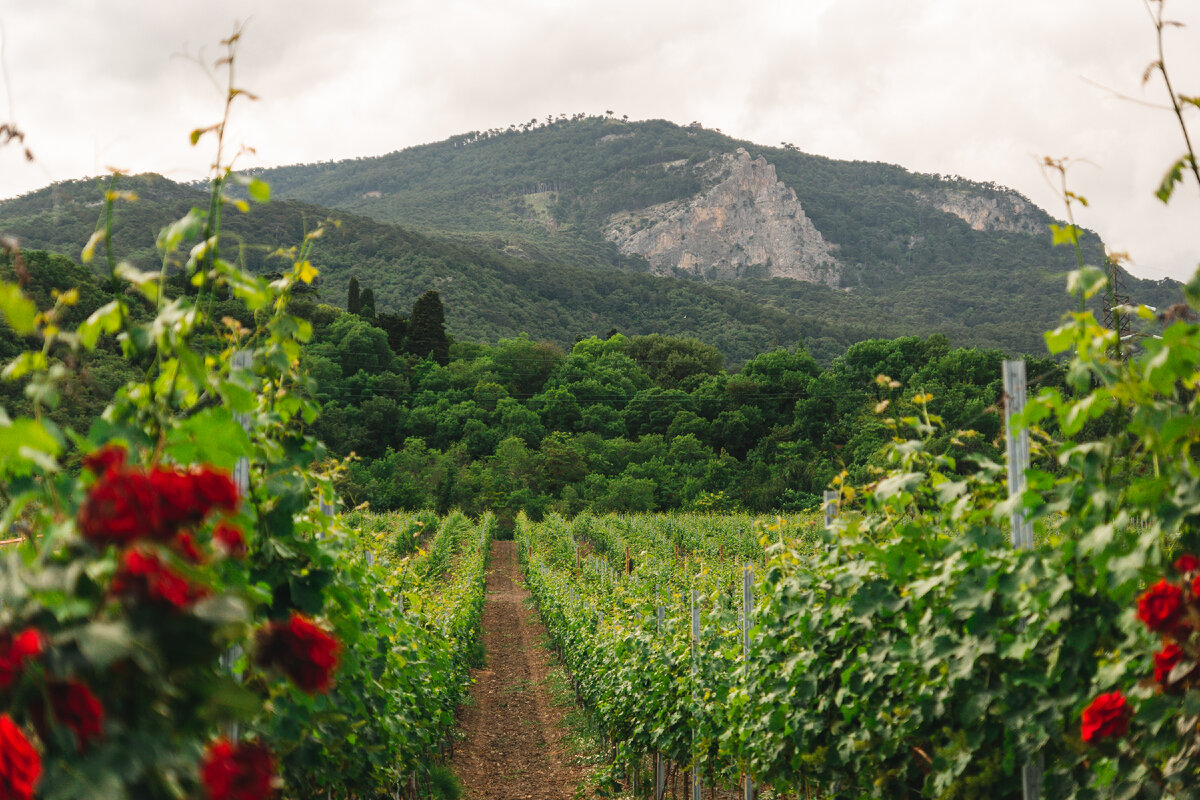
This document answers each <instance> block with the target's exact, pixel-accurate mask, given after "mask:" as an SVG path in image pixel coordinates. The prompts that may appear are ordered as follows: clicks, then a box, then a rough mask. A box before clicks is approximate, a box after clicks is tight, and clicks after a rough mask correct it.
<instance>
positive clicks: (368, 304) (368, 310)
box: [358, 287, 375, 317]
mask: <svg viewBox="0 0 1200 800" xmlns="http://www.w3.org/2000/svg"><path fill="white" fill-rule="evenodd" d="M358 315H359V316H360V317H373V316H375V291H374V290H373V289H371V288H370V287H367V288H366V289H363V290H362V295H361V296H360V299H359V303H358Z"/></svg>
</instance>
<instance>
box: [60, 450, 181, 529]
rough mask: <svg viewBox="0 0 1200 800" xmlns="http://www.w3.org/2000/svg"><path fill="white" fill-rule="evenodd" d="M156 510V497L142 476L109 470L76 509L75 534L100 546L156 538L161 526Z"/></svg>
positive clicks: (132, 472)
mask: <svg viewBox="0 0 1200 800" xmlns="http://www.w3.org/2000/svg"><path fill="white" fill-rule="evenodd" d="M159 507H160V504H159V502H158V493H157V492H156V491H155V489H154V486H153V485H152V484H151V483H150V479H149V478H148V477H147V476H146V474H145V473H144V472H141V471H140V470H118V469H111V470H109V471H107V472H105V473H104V475H103V476H102V477H101V478H100V480H98V481H96V483H95V485H94V486H92V488H91V491H89V492H88V496H87V499H86V500H84V501H83V505H82V506H80V508H79V530H80V531H81V532H82V533H83V536H84V538H86V539H89V540H90V541H92V542H95V543H96V544H98V545H101V546H103V545H106V544H118V545H124V544H129V543H130V542H134V541H137V540H138V539H141V538H143V537H147V536H149V537H152V538H160V535H161V534H160V531H161V530H162V528H163V527H164V526H163V520H162V517H161V515H160V514H159ZM172 532H173V531H172ZM168 535H169V534H168Z"/></svg>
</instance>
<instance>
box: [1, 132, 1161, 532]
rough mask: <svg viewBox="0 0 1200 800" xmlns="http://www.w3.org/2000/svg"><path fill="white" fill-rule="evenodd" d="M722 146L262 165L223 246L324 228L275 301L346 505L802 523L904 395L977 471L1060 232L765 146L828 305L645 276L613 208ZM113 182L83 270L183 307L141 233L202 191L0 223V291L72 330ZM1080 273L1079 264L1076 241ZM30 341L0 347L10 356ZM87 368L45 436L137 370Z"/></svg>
mask: <svg viewBox="0 0 1200 800" xmlns="http://www.w3.org/2000/svg"><path fill="white" fill-rule="evenodd" d="M741 144H746V143H738V142H735V141H733V140H731V139H728V137H724V136H723V135H722V134H720V133H719V132H717V131H709V130H705V129H704V128H702V127H700V126H698V125H695V124H693V125H691V126H687V127H680V126H677V125H672V124H670V123H665V122H647V123H626V122H623V121H618V120H615V119H609V118H596V117H586V116H583V115H577V116H576V117H574V118H563V119H559V120H555V119H553V118H552V119H549V120H547V121H546V122H545V123H544V124H543V123H535V122H530V123H526V124H524V125H521V126H513V127H512V128H510V129H508V130H504V131H488V132H482V133H472V134H469V135H466V136H462V137H454V138H452V139H450V140H447V141H446V142H441V143H437V144H434V145H428V146H425V147H421V148H412V149H410V150H406V151H403V152H401V153H396V154H393V155H391V156H385V157H382V158H378V159H360V160H358V161H354V162H342V163H338V164H319V165H310V166H305V167H291V168H285V169H280V170H273V171H270V172H269V173H268V174H267V177H268V178H269V179H270V181H271V182H272V183H273V184H274V185H275V187H276V191H277V198H276V199H275V200H273V201H272V202H269V203H264V204H255V205H254V206H253V208H250V209H249V210H248V211H245V212H240V211H238V210H236V203H235V202H231V203H230V204H229V205H228V206H227V207H226V209H225V212H224V215H223V219H222V229H223V232H224V235H225V241H226V244H225V245H224V250H223V255H224V257H226V258H229V259H231V260H236V261H237V263H238V264H239V265H241V266H243V267H245V268H246V269H248V270H250V271H251V272H254V273H257V274H271V273H272V272H274V271H275V270H278V269H280V268H281V266H282V265H284V264H285V263H288V262H287V259H288V258H290V256H289V248H291V247H292V246H294V245H295V244H296V243H297V242H299V241H301V240H303V239H304V237H305V234H306V232H307V231H311V230H313V229H314V228H315V227H317V226H318V225H324V235H323V236H322V237H321V239H320V240H319V242H318V243H317V250H316V251H315V254H314V260H315V262H316V263H317V264H318V266H319V270H320V276H319V278H318V279H317V281H316V282H315V284H314V285H313V286H312V287H310V288H307V290H306V291H305V292H303V293H300V294H298V295H297V296H296V297H294V298H293V302H294V306H295V308H296V310H297V312H298V313H299V314H301V315H302V316H304V317H306V318H308V319H309V320H310V321H311V323H312V326H313V336H312V338H311V341H309V342H308V344H307V345H306V347H305V348H304V351H303V354H302V356H301V358H302V361H303V366H304V371H305V374H306V375H307V376H308V379H309V383H310V385H309V386H307V387H306V389H305V391H307V392H308V393H310V395H311V396H312V397H314V398H315V399H316V400H318V401H319V403H320V409H321V411H320V414H319V415H318V416H317V417H316V419H315V420H313V421H312V423H311V426H312V428H313V430H314V431H315V432H316V433H317V434H318V435H319V437H320V438H321V440H322V441H323V442H324V443H325V445H326V446H327V447H328V449H329V455H330V456H331V457H333V458H338V459H342V458H349V457H352V458H350V460H349V461H348V462H347V465H346V467H345V468H344V469H343V470H342V472H341V475H340V478H339V482H340V483H339V489H340V491H341V493H342V496H343V497H344V498H345V499H346V500H347V501H349V502H350V503H351V504H352V505H359V504H361V503H369V504H370V506H371V507H373V508H376V509H380V510H387V509H437V510H439V511H442V512H445V511H448V510H449V509H451V508H460V509H462V510H464V511H467V512H469V513H472V514H474V513H479V512H482V511H485V510H492V511H495V512H497V514H498V515H499V516H500V518H501V519H502V520H508V519H512V518H513V517H514V516H515V514H516V513H517V512H519V511H522V510H523V511H525V512H527V513H528V514H529V515H530V516H531V517H533V518H535V519H536V518H540V517H541V516H542V515H544V514H546V513H549V512H559V513H562V514H565V515H572V514H575V513H578V512H580V511H582V510H591V511H596V512H605V511H653V510H668V509H704V510H725V509H733V508H741V509H747V510H752V511H756V512H765V511H769V510H780V511H790V510H798V509H805V508H811V507H813V506H814V505H815V504H817V502H818V498H819V496H820V492H821V490H822V489H823V488H825V487H826V486H827V485H828V484H829V482H830V480H831V479H832V478H834V477H835V476H837V475H839V474H841V473H843V472H845V473H847V476H848V477H849V479H851V480H853V481H855V482H860V483H861V482H869V481H870V480H871V478H872V475H873V474H874V470H876V469H878V468H879V467H880V466H881V465H880V464H878V463H877V462H876V461H875V459H877V458H878V456H877V455H876V454H877V453H878V452H879V451H880V445H881V444H882V443H883V442H885V441H886V440H887V439H888V437H889V436H890V433H889V429H888V427H887V425H886V423H885V420H886V419H887V418H888V417H889V416H893V417H894V416H895V415H901V416H911V415H913V414H915V413H916V407H915V406H913V405H912V403H911V398H912V396H913V395H914V394H917V393H920V394H924V393H928V394H931V395H932V396H933V398H934V400H933V401H932V404H931V405H930V406H929V407H930V408H931V409H932V410H933V411H934V412H935V413H937V414H940V415H941V416H942V418H943V420H944V425H945V428H944V429H945V430H946V431H947V434H946V436H954V435H956V433H955V432H957V431H958V430H960V429H973V430H976V431H978V432H979V433H980V436H979V438H978V440H977V441H976V442H975V444H974V445H973V447H976V448H978V449H980V450H982V451H984V452H987V453H989V454H995V448H996V442H995V441H994V439H995V437H996V435H997V431H998V430H999V407H998V403H999V398H1000V362H1001V360H1002V359H1003V358H1004V357H1005V356H1006V355H1011V354H1019V353H1023V354H1025V355H1026V358H1027V360H1028V362H1029V367H1030V375H1031V376H1032V380H1033V382H1034V384H1035V385H1054V384H1057V383H1060V382H1061V381H1062V378H1063V376H1062V375H1061V371H1060V368H1059V367H1058V365H1057V364H1056V362H1054V361H1052V360H1050V359H1048V358H1046V357H1044V356H1042V355H1039V354H1042V353H1044V352H1045V348H1044V344H1043V342H1042V339H1041V331H1043V330H1045V329H1047V328H1050V327H1053V325H1054V324H1055V323H1056V321H1057V320H1058V319H1059V318H1060V316H1061V314H1062V313H1063V312H1064V311H1065V310H1067V308H1068V307H1069V306H1070V305H1071V302H1072V301H1071V299H1070V298H1069V297H1068V296H1067V295H1066V294H1064V293H1063V291H1062V286H1063V277H1064V274H1065V272H1066V271H1067V270H1068V269H1069V268H1070V267H1071V266H1072V263H1071V262H1072V260H1073V256H1072V255H1070V254H1069V253H1068V252H1066V248H1060V249H1058V250H1054V249H1052V247H1051V242H1050V236H1049V234H1048V233H1041V232H1040V231H1041V230H1042V227H1043V226H1044V225H1047V224H1048V223H1049V221H1050V218H1049V217H1048V216H1047V215H1046V214H1045V213H1044V212H1041V211H1040V210H1037V209H1036V208H1033V207H1032V206H1028V205H1027V204H1026V205H1022V203H1023V202H1024V201H1023V200H1022V199H1021V198H1019V196H1016V195H1014V194H1013V193H1011V192H1009V191H1008V190H1005V189H1003V188H1001V187H995V186H990V185H980V184H974V183H971V182H969V181H964V180H961V179H947V178H943V177H941V176H928V175H916V174H913V173H909V172H907V171H905V170H903V169H901V168H899V167H893V166H889V165H883V164H864V163H857V162H855V163H851V162H837V161H832V160H830V159H824V158H820V157H816V156H810V155H807V154H804V153H800V152H798V151H796V150H795V149H794V148H790V147H785V148H755V152H762V153H765V154H766V155H767V156H768V157H769V158H770V160H771V162H772V163H773V164H775V166H776V168H777V170H778V174H779V176H780V177H781V178H782V179H784V180H786V181H787V182H788V184H789V185H791V186H794V187H795V190H796V192H797V195H798V196H799V197H800V198H801V200H802V202H803V203H804V205H805V208H806V209H807V211H808V213H809V215H810V216H811V218H812V220H813V221H814V223H815V224H817V225H818V226H819V227H820V229H821V230H822V231H823V232H824V234H825V235H826V236H827V237H828V238H829V240H830V241H831V242H833V243H834V244H835V246H836V247H837V252H838V257H839V259H840V260H841V261H842V263H843V265H844V266H845V267H846V270H845V271H844V273H843V284H844V285H843V287H842V288H830V287H828V286H818V285H814V284H809V283H804V282H800V281H793V280H785V279H774V280H740V281H736V282H731V283H705V282H700V281H696V280H688V279H684V278H679V277H654V276H651V275H648V274H646V273H645V272H644V271H642V267H643V266H644V265H638V264H636V263H628V262H627V261H626V260H623V259H622V257H621V256H620V255H619V254H618V253H616V251H615V250H614V249H613V247H612V246H611V245H610V244H609V243H607V242H604V241H603V239H602V238H601V237H600V234H599V230H600V225H601V223H602V221H603V219H604V218H605V215H607V214H609V213H611V212H613V211H615V210H619V209H627V208H633V207H637V206H639V205H645V204H648V203H654V202H661V201H663V200H666V199H671V198H677V197H681V196H685V195H687V194H688V193H690V192H694V191H695V190H696V187H695V186H694V185H693V184H691V183H689V181H688V179H687V174H689V173H686V172H678V171H677V172H670V171H665V170H663V169H662V167H661V164H662V163H663V161H664V160H676V161H678V160H684V161H696V160H698V159H702V158H706V157H707V156H708V155H709V154H711V153H713V152H720V151H723V150H726V151H727V150H728V149H729V148H730V147H732V146H734V145H741ZM663 176H667V177H665V178H664V177H663ZM672 176H673V177H672ZM114 188H115V189H117V190H120V192H121V194H119V195H117V196H118V197H119V199H118V201H117V202H116V203H115V205H113V206H112V207H111V212H112V215H113V216H112V219H111V225H112V231H113V234H114V237H113V241H115V242H116V243H117V247H118V248H124V249H120V250H119V251H115V252H112V253H109V252H105V253H104V254H103V255H102V257H101V258H100V260H103V261H105V262H107V263H110V264H112V263H116V262H117V261H125V262H128V264H129V265H130V266H132V267H133V268H136V269H143V270H154V271H155V272H157V271H158V270H159V269H165V270H166V272H167V274H168V276H170V277H171V281H170V282H169V285H170V287H171V289H170V290H171V291H173V292H187V291H190V289H189V286H188V284H187V283H186V282H185V281H184V280H183V278H182V275H183V272H184V271H183V269H182V265H181V264H179V263H174V262H172V261H168V262H166V263H163V262H162V260H161V256H160V255H159V251H158V249H157V248H156V247H155V244H154V243H155V241H156V239H155V237H156V235H157V234H158V231H159V229H160V228H161V227H162V226H163V225H165V224H167V223H169V222H170V221H172V220H175V219H179V218H181V217H183V216H184V215H186V214H187V213H188V211H189V209H191V208H192V207H194V206H196V205H199V204H201V203H202V202H203V196H202V191H201V189H200V188H199V187H196V186H188V185H181V184H177V183H173V182H171V181H168V180H166V179H163V178H161V177H158V176H151V175H146V176H132V177H121V178H120V179H119V180H118V181H117V182H116V184H115V186H114V185H106V184H104V183H101V182H97V181H74V182H68V183H61V184H55V185H54V186H51V187H48V188H46V189H44V190H41V191H39V192H34V193H32V194H30V195H26V196H25V197H21V198H17V199H14V200H9V201H5V202H4V203H0V227H2V228H3V232H4V233H5V234H8V235H15V236H17V237H19V239H20V241H21V242H22V244H23V246H24V247H25V248H30V249H26V250H25V251H24V252H25V268H24V271H23V274H16V273H15V272H14V270H15V264H14V263H13V260H12V258H11V256H4V257H3V258H2V259H0V271H2V272H4V274H5V275H6V276H7V277H9V278H10V279H16V280H19V281H21V282H22V283H23V284H25V285H26V286H27V287H28V290H29V291H30V292H31V293H32V294H33V295H34V296H35V298H36V299H37V300H38V301H39V303H40V305H41V306H42V307H48V306H50V305H53V304H54V302H55V299H56V298H60V299H61V298H62V297H63V293H64V292H67V291H68V290H70V289H72V288H78V289H79V294H78V297H77V298H75V299H74V302H73V303H72V304H61V303H60V304H61V305H62V307H61V308H60V309H59V311H58V312H57V313H60V314H62V315H64V318H65V319H67V320H68V321H71V320H75V321H77V320H78V319H82V318H83V316H84V315H86V314H88V313H90V312H91V311H92V310H94V309H96V308H98V307H99V306H100V305H101V304H102V303H103V302H105V300H106V298H108V297H109V294H108V292H109V291H110V290H111V288H112V287H111V286H110V281H107V280H105V279H101V278H99V277H97V273H94V272H93V271H92V270H91V269H90V268H88V267H84V266H81V265H80V264H79V263H78V262H77V261H76V259H77V258H78V257H79V254H80V251H81V250H82V249H83V247H84V245H85V243H86V242H87V241H88V239H89V237H90V236H91V234H92V231H93V230H95V229H96V226H97V219H98V217H100V218H101V219H102V220H103V221H104V222H105V223H106V224H107V222H108V220H107V219H106V216H107V214H108V213H109V206H107V205H106V204H105V203H104V202H103V199H104V194H105V192H107V191H112V190H113V189H114ZM938 192H942V193H945V192H957V193H959V194H958V195H956V196H967V195H970V196H972V197H975V198H976V199H978V198H983V201H986V202H990V203H993V204H1002V203H1009V204H1010V206H1012V207H1013V208H1024V209H1025V210H1024V211H1022V213H1023V214H1025V217H1024V218H1022V219H1021V220H1019V222H1020V225H1017V226H1016V227H1015V228H1013V230H1009V231H994V230H993V231H987V230H977V229H975V228H973V227H971V226H970V225H968V224H967V223H966V222H965V221H964V220H962V219H960V218H959V217H958V216H955V215H954V214H950V213H946V212H944V211H942V210H939V209H938V208H936V207H935V204H932V203H931V202H930V201H929V198H931V197H936V196H940V195H938ZM278 195H283V196H285V198H286V196H288V195H290V196H292V197H294V198H296V199H279V198H278ZM233 199H234V200H236V197H235V198H233ZM314 200H320V202H321V205H314V204H313V203H312V202H310V201H314ZM325 223H329V224H325ZM401 223H402V224H401ZM1021 226H1024V227H1021ZM127 243H128V244H127ZM33 248H36V249H33ZM185 251H186V248H185ZM1084 253H1085V256H1086V257H1088V258H1094V257H1098V256H1099V254H1100V245H1099V243H1098V241H1097V240H1095V238H1094V237H1088V238H1087V239H1086V241H1085V247H1084ZM281 255H282V256H283V258H282V259H281V258H280V256H281ZM1126 284H1127V286H1128V287H1129V289H1130V295H1131V299H1133V300H1135V301H1142V302H1149V303H1151V304H1154V305H1160V306H1161V305H1166V304H1169V303H1170V302H1172V301H1173V300H1174V297H1175V295H1176V294H1178V285H1177V284H1174V283H1172V282H1162V283H1153V282H1149V281H1137V280H1135V279H1133V278H1131V277H1128V276H1126ZM211 302H212V304H213V305H212V307H211V308H210V309H209V314H210V317H209V318H210V319H212V320H218V321H219V320H223V319H228V320H230V321H238V322H240V323H241V324H244V325H246V326H248V327H253V326H252V324H251V323H252V322H253V321H252V320H250V319H248V318H246V317H245V315H246V311H245V310H244V307H242V306H241V304H240V303H236V302H233V301H231V300H230V299H229V298H222V297H219V296H218V297H215V298H213V299H212V301H211ZM132 308H133V309H134V311H133V312H132V313H140V312H139V311H138V310H137V309H138V305H137V304H136V303H134V304H133V305H132ZM144 310H145V312H146V313H147V314H149V313H150V311H151V309H150V308H149V306H147V307H146V308H145V309H144ZM214 333H215V332H214ZM203 341H204V340H203V339H201V342H203ZM216 341H217V338H216V337H215V336H214V337H213V338H212V343H213V346H214V347H215V346H216ZM21 344H22V343H21V342H18V341H16V340H15V339H13V337H12V334H11V332H8V333H6V334H5V335H3V336H0V350H3V353H0V355H8V356H11V355H13V354H15V353H17V352H19V350H20V349H21ZM106 348H107V349H105V348H101V349H100V350H98V351H97V352H96V353H94V354H92V355H91V356H89V358H88V359H87V361H86V362H85V363H79V364H76V363H65V364H63V365H62V367H63V369H66V370H68V371H69V372H70V373H71V375H72V380H70V381H69V382H68V384H67V389H66V390H65V391H64V392H63V393H62V395H61V396H59V397H56V398H54V401H55V402H54V405H55V406H56V408H55V410H54V412H53V414H52V416H53V417H54V418H55V419H57V420H58V421H60V422H62V423H68V424H69V425H70V426H71V427H74V428H77V429H84V428H87V427H88V425H89V424H90V423H91V420H92V419H93V418H94V416H95V415H96V413H97V412H98V411H99V409H100V408H102V406H103V403H104V401H105V400H106V399H107V398H108V397H110V396H111V394H112V392H113V391H114V390H115V387H117V386H119V385H121V384H122V383H124V382H125V380H126V379H127V378H128V377H129V376H130V375H131V374H132V372H133V371H134V370H138V369H142V368H144V366H145V365H139V364H136V363H130V362H128V361H126V360H125V359H124V358H123V357H122V355H121V352H120V349H119V346H118V345H117V344H111V343H110V344H108V345H106ZM32 390H34V389H33V387H25V386H22V385H21V383H20V381H15V382H14V381H10V382H6V383H4V384H2V385H0V402H3V404H4V406H5V407H6V408H7V409H9V410H10V411H12V412H16V413H21V412H22V410H23V409H24V408H25V407H26V406H27V404H28V397H27V391H32Z"/></svg>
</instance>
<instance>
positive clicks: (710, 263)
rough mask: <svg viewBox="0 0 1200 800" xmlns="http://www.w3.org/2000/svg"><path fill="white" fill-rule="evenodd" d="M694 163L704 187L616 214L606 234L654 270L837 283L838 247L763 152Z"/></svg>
mask: <svg viewBox="0 0 1200 800" xmlns="http://www.w3.org/2000/svg"><path fill="white" fill-rule="evenodd" d="M664 168H665V169H689V167H687V166H686V165H685V164H670V165H667V166H665V167H664ZM690 169H693V170H695V171H696V174H697V176H698V177H699V178H700V180H701V185H702V186H703V187H704V188H703V189H702V190H701V191H700V192H699V193H698V194H696V195H694V196H692V197H688V198H685V199H683V200H672V201H670V202H667V203H660V204H658V205H654V206H650V207H648V208H643V209H640V210H637V211H632V212H621V213H619V214H614V215H613V216H611V217H610V218H609V220H608V224H607V225H606V226H605V231H604V235H605V238H606V239H608V240H609V241H611V242H614V243H615V244H616V245H617V248H618V249H619V250H620V251H621V252H622V253H623V254H625V255H627V256H633V255H637V256H641V257H643V258H644V259H646V261H647V262H648V263H649V265H650V272H651V273H653V274H655V275H678V274H686V275H690V276H692V277H697V278H705V279H710V280H732V279H735V278H793V279H795V280H801V281H807V282H809V283H823V284H826V285H829V286H837V285H838V282H839V278H840V276H841V265H840V264H839V263H838V262H837V259H836V258H835V257H834V254H833V251H834V249H833V247H832V246H830V244H829V243H828V242H827V241H825V238H824V237H823V236H822V235H821V232H820V231H818V230H817V229H816V227H814V226H813V224H812V221H811V220H810V219H809V218H808V217H807V216H806V215H805V213H804V209H802V208H801V207H800V202H799V200H797V199H796V193H795V192H794V191H792V190H791V189H790V188H788V187H787V186H785V185H784V184H783V182H782V181H780V180H779V178H778V177H777V176H776V174H775V167H774V166H773V165H772V164H770V163H769V162H768V161H767V160H766V159H765V158H762V157H761V156H760V157H759V158H751V157H750V154H749V153H747V152H746V150H745V149H743V148H738V149H737V150H736V151H735V152H733V153H724V154H722V155H719V156H716V157H715V158H711V159H708V160H707V161H703V162H701V163H699V164H696V165H694V166H692V167H690Z"/></svg>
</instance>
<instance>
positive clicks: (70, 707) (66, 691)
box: [50, 681, 104, 750]
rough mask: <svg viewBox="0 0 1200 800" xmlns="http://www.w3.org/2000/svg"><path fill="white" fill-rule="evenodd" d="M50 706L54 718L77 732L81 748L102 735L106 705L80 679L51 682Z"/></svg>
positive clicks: (77, 739) (76, 739)
mask: <svg viewBox="0 0 1200 800" xmlns="http://www.w3.org/2000/svg"><path fill="white" fill-rule="evenodd" d="M50 707H51V708H52V709H53V710H54V718H55V719H57V720H58V721H59V723H60V724H62V725H65V726H66V727H68V728H70V729H71V730H72V731H74V732H75V741H76V742H77V743H78V744H79V749H81V750H82V749H83V748H84V747H86V746H87V744H88V743H89V742H90V741H92V740H93V739H96V738H98V737H99V736H100V735H101V733H102V730H101V727H102V726H103V724H104V707H103V706H101V705H100V701H99V700H97V699H96V695H94V694H92V690H91V689H89V688H88V687H87V685H86V684H83V683H80V682H79V681H68V682H66V683H54V684H51V685H50Z"/></svg>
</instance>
